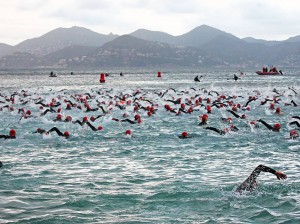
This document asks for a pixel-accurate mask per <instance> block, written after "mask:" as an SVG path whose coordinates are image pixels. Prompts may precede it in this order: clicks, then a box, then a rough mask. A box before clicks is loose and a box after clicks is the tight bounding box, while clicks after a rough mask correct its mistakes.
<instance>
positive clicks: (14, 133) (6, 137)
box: [0, 129, 17, 139]
mask: <svg viewBox="0 0 300 224" xmlns="http://www.w3.org/2000/svg"><path fill="white" fill-rule="evenodd" d="M16 135H17V132H16V131H15V130H14V129H11V130H10V131H9V134H8V135H0V138H4V139H15V138H16Z"/></svg>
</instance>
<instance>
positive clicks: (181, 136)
mask: <svg viewBox="0 0 300 224" xmlns="http://www.w3.org/2000/svg"><path fill="white" fill-rule="evenodd" d="M178 138H190V136H189V133H187V132H186V131H184V132H182V133H181V135H178Z"/></svg>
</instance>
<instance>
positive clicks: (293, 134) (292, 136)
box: [290, 130, 299, 139]
mask: <svg viewBox="0 0 300 224" xmlns="http://www.w3.org/2000/svg"><path fill="white" fill-rule="evenodd" d="M296 138H299V133H298V131H297V130H291V132H290V139H296Z"/></svg>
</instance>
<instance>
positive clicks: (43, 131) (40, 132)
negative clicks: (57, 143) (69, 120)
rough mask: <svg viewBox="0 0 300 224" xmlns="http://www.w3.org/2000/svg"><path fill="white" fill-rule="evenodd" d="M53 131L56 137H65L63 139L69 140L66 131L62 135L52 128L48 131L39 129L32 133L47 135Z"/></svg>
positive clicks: (55, 128)
mask: <svg viewBox="0 0 300 224" xmlns="http://www.w3.org/2000/svg"><path fill="white" fill-rule="evenodd" d="M53 131H55V132H56V133H57V135H58V136H61V137H65V138H69V137H70V133H69V132H68V131H65V132H64V133H62V132H61V131H60V130H59V129H58V128H57V127H53V128H51V129H50V130H49V131H46V130H44V129H41V128H38V129H37V130H36V131H35V132H33V133H39V134H44V133H45V134H49V133H50V132H53Z"/></svg>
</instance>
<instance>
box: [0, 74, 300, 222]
mask: <svg viewBox="0 0 300 224" xmlns="http://www.w3.org/2000/svg"><path fill="white" fill-rule="evenodd" d="M195 75H197V73H194V72H172V73H171V72H170V73H162V77H161V78H157V77H156V74H154V73H146V72H136V73H135V74H129V73H124V77H120V76H119V75H118V74H112V75H111V76H109V77H107V78H106V83H105V84H99V75H98V74H96V73H86V74H76V75H69V74H59V75H58V77H57V78H49V77H48V76H47V75H45V74H31V73H30V72H26V73H24V74H18V73H14V74H11V73H10V72H9V71H7V72H2V75H1V76H0V80H1V81H0V93H1V94H2V95H3V96H5V95H7V96H10V95H11V94H12V93H13V92H15V91H16V92H17V93H22V90H26V91H28V92H27V93H28V94H29V95H31V96H28V97H23V96H16V97H15V104H13V105H12V104H11V103H10V102H4V103H3V104H0V107H2V106H4V105H7V104H9V105H11V106H13V107H14V108H15V111H9V110H8V109H7V108H4V109H3V110H2V111H0V134H7V133H8V131H9V130H10V129H12V128H13V129H15V130H16V131H17V139H10V140H4V139H0V160H1V161H2V162H3V167H2V168H1V169H0V178H1V181H0V223H31V224H32V223H43V224H45V223H72V224H73V223H300V195H299V193H300V179H299V176H300V158H299V155H300V144H299V138H298V139H296V140H291V139H289V131H290V130H292V129H293V128H295V126H293V127H292V126H290V125H288V123H289V122H290V121H293V119H292V118H291V116H293V115H296V116H300V111H299V108H300V98H299V95H300V88H299V77H300V76H299V75H300V74H299V72H297V71H290V72H288V71H287V74H286V75H284V76H278V77H261V76H258V75H256V74H254V73H247V75H244V76H241V80H238V81H236V82H235V81H234V80H233V72H230V71H229V72H219V71H209V72H206V73H198V75H203V78H202V79H201V82H200V83H196V82H194V81H193V79H194V77H195ZM289 87H293V88H294V90H296V92H298V94H295V92H294V91H292V90H291V89H289ZM170 88H173V89H174V90H175V91H176V92H175V91H174V90H172V89H170ZM137 89H139V90H140V92H141V94H140V95H137V97H138V98H139V97H140V96H142V97H143V99H145V100H144V101H141V102H140V103H141V104H142V105H144V106H145V107H146V106H149V101H146V100H151V101H153V102H154V107H155V108H156V109H157V111H156V112H155V114H153V115H152V116H151V117H148V116H147V112H146V111H144V110H140V111H139V112H138V113H139V114H140V115H141V118H142V121H143V122H142V123H141V124H130V123H128V122H115V121H112V120H111V118H112V117H115V118H119V119H122V115H123V114H124V113H125V112H126V113H128V114H129V118H130V119H133V116H134V114H135V113H134V112H133V107H134V106H133V105H132V104H131V105H125V106H126V109H125V110H120V109H119V108H117V107H112V110H110V113H109V114H107V115H106V116H104V117H102V118H99V119H97V120H96V121H95V122H92V124H93V125H95V126H96V127H97V126H99V125H102V126H103V128H104V129H103V130H101V131H95V132H94V131H92V130H91V129H89V128H88V127H85V126H84V127H81V126H80V125H78V124H72V123H63V122H54V121H53V119H54V118H55V117H56V113H47V114H46V115H45V116H40V114H41V112H42V111H44V110H45V108H44V109H43V110H41V109H40V108H39V106H40V105H36V104H35V103H34V102H35V101H34V100H33V99H36V98H38V97H41V98H42V99H44V100H45V102H48V103H49V102H50V101H51V100H52V98H55V99H56V100H57V101H60V102H61V103H62V105H61V106H60V107H61V108H62V112H61V114H62V115H63V117H64V116H66V115H71V116H72V117H73V121H74V120H76V119H79V120H81V119H82V118H83V117H84V116H88V117H91V116H97V115H99V114H102V111H96V112H89V113H85V112H84V109H83V110H79V109H76V108H73V109H72V110H70V111H66V110H65V109H64V108H66V103H65V102H64V101H63V99H71V100H72V101H76V100H75V99H74V98H71V95H72V96H75V94H85V93H90V94H91V95H92V96H93V95H94V96H95V97H96V98H93V99H90V100H89V104H90V105H91V107H92V108H94V107H96V99H98V101H99V102H105V103H106V104H103V105H104V107H106V108H108V103H109V102H110V101H113V102H114V103H115V102H116V101H118V99H117V98H109V96H108V95H110V96H115V95H117V96H121V93H124V94H125V93H128V94H132V93H133V92H135V91H136V90H137ZM274 89H275V91H276V92H278V93H280V95H278V94H277V93H275V92H274ZM166 90H168V92H167V93H166V94H165V95H164V97H163V98H162V97H159V96H158V94H156V93H159V92H165V91H166ZM205 90H207V91H205ZM211 90H213V91H217V92H218V93H220V94H224V95H226V96H233V95H235V96H238V97H237V98H236V99H234V103H240V104H241V105H245V104H246V102H247V101H248V97H249V96H256V97H257V100H256V101H252V102H251V103H249V106H250V107H251V109H250V110H242V109H239V110H238V112H237V113H238V114H245V115H246V116H247V119H246V120H241V119H237V118H235V117H233V116H232V114H230V113H228V112H227V111H226V109H229V108H225V107H224V108H220V109H217V108H216V107H212V113H211V114H209V120H208V123H209V126H213V127H216V128H220V129H223V128H226V127H228V126H229V124H224V123H222V122H220V118H221V117H225V118H227V117H232V118H233V124H234V125H235V126H237V127H238V128H239V131H238V132H229V133H228V134H226V135H224V136H222V135H219V134H217V133H215V132H212V131H210V130H205V129H203V127H201V126H198V123H199V116H201V115H202V114H204V113H206V111H205V107H200V109H199V110H198V111H194V112H193V113H191V114H185V113H183V114H182V115H181V116H176V115H175V114H173V113H170V112H167V111H166V110H165V108H164V105H165V104H166V103H168V104H169V105H170V106H172V107H173V108H175V109H178V108H179V106H180V105H173V104H172V103H171V102H168V101H165V100H167V99H177V98H181V99H182V102H185V99H191V97H194V96H196V95H197V97H199V96H201V97H202V98H203V99H206V98H208V97H209V98H210V99H211V101H213V100H215V99H217V97H218V96H217V95H216V93H214V92H211V95H208V93H209V91H211ZM97 92H98V93H97ZM99 93H102V94H99ZM58 95H60V96H61V97H62V98H61V100H59V99H58V98H57V97H58ZM84 96H85V95H84ZM274 96H278V97H277V98H280V99H281V100H280V101H279V103H278V104H276V105H275V108H276V107H280V108H281V110H282V112H283V115H276V114H274V111H271V110H269V103H267V104H265V105H260V103H261V101H262V100H264V99H265V98H270V99H273V97H274ZM21 99H24V100H26V99H28V101H29V102H28V103H26V104H22V102H21V101H20V100H21ZM1 100H2V101H3V100H4V98H3V97H0V101H1ZM127 100H132V101H133V100H134V97H129V98H128V99H127ZM192 100H194V98H192ZM291 100H294V101H295V102H296V103H297V104H298V107H293V106H285V105H284V103H290V101H291ZM4 101H5V100H4ZM23 102H24V101H23ZM77 103H78V104H80V105H82V106H83V103H80V102H77ZM205 104H206V103H205ZM19 108H24V109H25V111H26V110H27V109H30V110H31V111H32V115H33V116H35V118H27V119H24V118H23V119H21V120H20V118H21V115H20V114H19V113H18V109H19ZM259 118H261V119H263V120H265V121H267V122H268V123H270V124H274V123H280V124H281V130H280V132H279V133H276V132H271V131H269V130H268V129H267V128H266V127H265V126H263V125H262V124H260V127H259V128H253V127H251V126H250V125H249V121H250V120H257V119H259ZM54 126H56V127H58V128H59V129H60V130H61V131H66V130H67V131H69V132H70V134H71V136H70V138H69V139H65V138H63V137H59V136H57V135H56V134H55V133H51V134H50V135H40V134H33V132H34V131H35V130H36V129H37V128H43V129H46V130H48V129H50V128H51V127H54ZM127 129H130V130H131V131H132V137H128V136H125V135H124V133H125V131H126V130H127ZM183 131H187V132H188V133H189V135H190V136H191V138H187V139H181V138H179V137H178V136H179V135H181V133H182V132H183ZM259 164H263V165H266V166H269V167H271V168H273V169H275V170H280V171H283V172H284V173H286V174H287V176H288V178H287V179H286V180H284V181H283V180H281V181H279V180H277V179H276V177H275V176H274V175H272V174H270V173H264V172H262V173H261V174H260V176H259V177H258V183H259V188H258V189H257V190H256V191H254V192H252V193H245V194H242V195H239V194H236V193H235V189H236V188H237V187H238V186H239V184H241V183H242V182H243V181H244V180H245V179H246V178H247V177H248V176H249V174H250V173H251V172H252V171H253V170H254V168H255V167H256V166H258V165H259Z"/></svg>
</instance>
